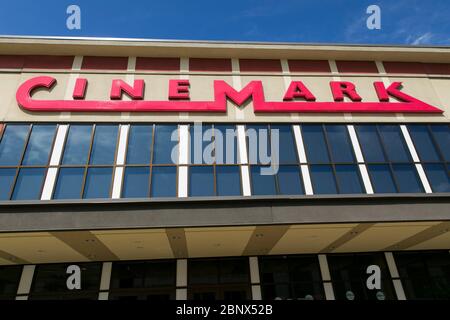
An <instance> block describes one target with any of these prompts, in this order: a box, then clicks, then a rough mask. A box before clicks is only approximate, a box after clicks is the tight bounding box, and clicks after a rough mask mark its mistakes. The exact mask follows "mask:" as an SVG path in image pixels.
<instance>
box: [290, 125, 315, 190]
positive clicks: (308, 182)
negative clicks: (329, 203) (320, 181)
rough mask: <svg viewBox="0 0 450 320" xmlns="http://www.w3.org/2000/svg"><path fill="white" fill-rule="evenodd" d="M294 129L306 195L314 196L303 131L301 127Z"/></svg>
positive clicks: (294, 126) (296, 126)
mask: <svg viewBox="0 0 450 320" xmlns="http://www.w3.org/2000/svg"><path fill="white" fill-rule="evenodd" d="M292 127H293V129H294V137H295V145H296V147H297V148H296V149H297V154H298V159H299V161H300V169H301V171H302V179H303V185H304V186H305V194H306V195H312V194H313V193H314V192H313V187H312V183H311V176H310V174H309V168H308V164H307V161H306V152H305V146H304V144H303V137H302V131H301V130H300V126H299V125H293V126H292Z"/></svg>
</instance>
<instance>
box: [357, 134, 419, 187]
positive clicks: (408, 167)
mask: <svg viewBox="0 0 450 320" xmlns="http://www.w3.org/2000/svg"><path fill="white" fill-rule="evenodd" d="M355 129H356V132H357V135H358V139H359V143H360V145H361V149H362V153H363V156H364V161H365V162H366V163H367V170H368V172H369V176H370V179H371V182H372V187H373V189H374V192H375V193H396V192H401V193H404V192H407V193H420V192H424V189H423V186H422V183H421V181H420V179H419V175H418V174H417V170H416V167H415V165H414V163H413V160H412V158H411V155H410V154H409V151H408V147H407V145H406V142H405V141H404V139H403V135H402V132H401V129H400V126H399V125H357V126H355Z"/></svg>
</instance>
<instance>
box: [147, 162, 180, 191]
mask: <svg viewBox="0 0 450 320" xmlns="http://www.w3.org/2000/svg"><path fill="white" fill-rule="evenodd" d="M176 186H177V167H153V168H152V190H151V192H152V193H151V196H152V197H155V198H156V197H175V196H176V195H177V189H176Z"/></svg>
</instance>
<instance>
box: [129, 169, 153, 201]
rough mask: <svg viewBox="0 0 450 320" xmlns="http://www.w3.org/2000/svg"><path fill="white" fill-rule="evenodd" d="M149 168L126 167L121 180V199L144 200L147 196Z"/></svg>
mask: <svg viewBox="0 0 450 320" xmlns="http://www.w3.org/2000/svg"><path fill="white" fill-rule="evenodd" d="M149 188H150V168H149V167H127V168H126V169H125V175H124V178H123V189H122V197H123V198H145V197H148V196H149V192H148V191H149Z"/></svg>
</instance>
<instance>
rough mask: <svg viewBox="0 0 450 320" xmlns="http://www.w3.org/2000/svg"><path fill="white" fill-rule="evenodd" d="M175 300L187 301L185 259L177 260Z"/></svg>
mask: <svg viewBox="0 0 450 320" xmlns="http://www.w3.org/2000/svg"><path fill="white" fill-rule="evenodd" d="M176 285H177V289H176V299H177V300H187V259H178V260H177V284H176Z"/></svg>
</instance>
